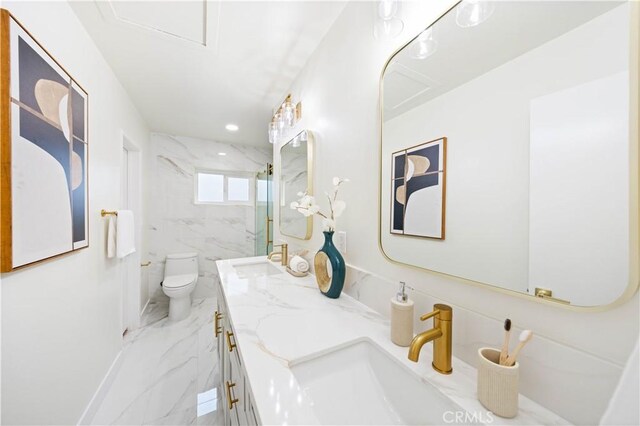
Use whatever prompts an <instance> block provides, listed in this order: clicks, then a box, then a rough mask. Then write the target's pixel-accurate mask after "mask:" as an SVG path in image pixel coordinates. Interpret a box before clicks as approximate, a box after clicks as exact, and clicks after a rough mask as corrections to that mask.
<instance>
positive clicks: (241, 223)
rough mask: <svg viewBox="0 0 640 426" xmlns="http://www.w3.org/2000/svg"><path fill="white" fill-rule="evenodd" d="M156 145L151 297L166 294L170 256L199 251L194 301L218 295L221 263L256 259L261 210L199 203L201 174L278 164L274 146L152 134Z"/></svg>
mask: <svg viewBox="0 0 640 426" xmlns="http://www.w3.org/2000/svg"><path fill="white" fill-rule="evenodd" d="M150 145H151V147H150V148H151V149H150V152H151V155H150V158H149V163H150V164H149V170H150V178H149V182H150V185H149V186H150V191H151V193H150V194H149V196H150V202H149V217H148V221H147V223H148V224H149V227H148V238H149V257H150V259H151V262H152V264H151V270H150V271H149V295H150V297H151V299H157V298H158V297H163V296H164V294H163V293H162V291H161V289H160V282H161V281H162V278H163V275H164V261H165V257H166V255H167V254H169V253H181V252H192V251H195V252H198V254H199V256H198V262H199V276H200V277H199V279H198V285H197V287H196V289H195V290H194V293H193V297H194V298H198V297H214V296H215V287H214V283H215V282H216V280H217V269H216V265H215V261H216V260H219V259H230V258H237V257H247V256H253V255H254V251H255V208H254V207H253V206H226V205H206V204H195V203H194V175H195V171H196V170H198V169H204V170H220V171H239V172H258V171H260V170H263V169H265V168H266V164H267V163H268V162H271V161H272V158H273V154H272V150H271V147H265V148H256V147H252V146H245V145H232V144H226V143H221V142H215V141H209V140H203V139H194V138H189V137H183V136H171V135H164V134H152V135H151V144H150ZM219 152H224V153H226V154H227V155H225V156H221V155H218V153H219Z"/></svg>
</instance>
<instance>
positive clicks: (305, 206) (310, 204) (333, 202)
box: [290, 177, 349, 231]
mask: <svg viewBox="0 0 640 426" xmlns="http://www.w3.org/2000/svg"><path fill="white" fill-rule="evenodd" d="M348 181H349V179H342V178H339V177H334V178H333V185H334V188H333V193H332V194H331V195H330V194H329V193H328V192H325V195H326V196H327V200H328V201H329V209H330V210H329V211H330V213H331V214H324V213H323V212H321V211H320V206H318V205H317V204H316V200H315V198H314V197H313V196H312V195H309V194H308V193H307V192H306V191H305V192H298V196H299V197H300V199H299V200H298V201H294V202H292V203H291V204H290V207H291V208H292V209H294V210H297V211H298V212H300V213H301V214H302V215H304V216H305V217H310V216H313V215H314V214H317V215H318V216H322V218H323V221H322V223H323V225H324V227H325V229H326V230H327V231H334V230H335V229H336V220H335V219H336V218H337V217H338V216H340V215H341V214H342V213H343V212H344V210H345V208H346V207H347V203H345V202H344V201H342V200H337V196H338V188H339V186H340V185H341V184H342V183H343V182H348Z"/></svg>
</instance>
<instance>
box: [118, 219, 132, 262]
mask: <svg viewBox="0 0 640 426" xmlns="http://www.w3.org/2000/svg"><path fill="white" fill-rule="evenodd" d="M134 229H135V228H134V226H133V212H132V211H131V210H118V226H117V229H116V231H117V232H116V234H117V237H116V254H117V256H118V257H119V258H121V259H122V258H123V257H126V256H128V255H130V254H131V253H135V251H136V245H135V232H134Z"/></svg>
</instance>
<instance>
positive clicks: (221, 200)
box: [195, 171, 254, 206]
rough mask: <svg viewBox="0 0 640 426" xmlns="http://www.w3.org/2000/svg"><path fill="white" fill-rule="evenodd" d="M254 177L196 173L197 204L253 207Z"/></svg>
mask: <svg viewBox="0 0 640 426" xmlns="http://www.w3.org/2000/svg"><path fill="white" fill-rule="evenodd" d="M253 184H254V177H253V175H252V174H249V173H240V172H216V171H196V179H195V186H196V188H195V203H196V204H230V205H249V206H252V205H253V193H254V190H253Z"/></svg>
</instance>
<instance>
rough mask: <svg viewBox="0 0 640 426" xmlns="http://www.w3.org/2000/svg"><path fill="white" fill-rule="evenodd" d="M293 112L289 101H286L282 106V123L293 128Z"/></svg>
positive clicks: (294, 116)
mask: <svg viewBox="0 0 640 426" xmlns="http://www.w3.org/2000/svg"><path fill="white" fill-rule="evenodd" d="M295 112H296V111H295V108H294V106H293V104H292V103H291V101H290V100H287V101H286V102H285V103H284V104H282V119H283V120H284V123H285V124H286V125H287V126H289V127H293V125H294V124H295V118H296V114H295Z"/></svg>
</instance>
